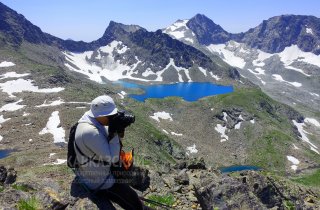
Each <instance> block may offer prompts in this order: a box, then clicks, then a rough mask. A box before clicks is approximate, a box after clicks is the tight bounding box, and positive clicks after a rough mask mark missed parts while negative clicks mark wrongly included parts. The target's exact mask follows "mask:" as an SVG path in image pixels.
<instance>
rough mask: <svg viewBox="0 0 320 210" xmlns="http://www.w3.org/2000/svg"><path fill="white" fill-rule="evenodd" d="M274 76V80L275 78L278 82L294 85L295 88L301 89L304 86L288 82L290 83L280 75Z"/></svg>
mask: <svg viewBox="0 0 320 210" xmlns="http://www.w3.org/2000/svg"><path fill="white" fill-rule="evenodd" d="M272 76H273V78H274V79H275V80H277V81H280V82H285V83H287V84H290V85H293V86H295V87H301V86H302V84H301V83H299V82H288V81H286V80H284V79H283V78H282V76H281V75H279V74H272Z"/></svg>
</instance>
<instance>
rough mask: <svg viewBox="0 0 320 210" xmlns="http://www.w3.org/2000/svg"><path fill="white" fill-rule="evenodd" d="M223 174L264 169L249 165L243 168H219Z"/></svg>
mask: <svg viewBox="0 0 320 210" xmlns="http://www.w3.org/2000/svg"><path fill="white" fill-rule="evenodd" d="M219 170H220V171H221V173H231V172H236V171H259V170H262V168H260V167H258V166H249V165H242V166H229V167H221V168H219Z"/></svg>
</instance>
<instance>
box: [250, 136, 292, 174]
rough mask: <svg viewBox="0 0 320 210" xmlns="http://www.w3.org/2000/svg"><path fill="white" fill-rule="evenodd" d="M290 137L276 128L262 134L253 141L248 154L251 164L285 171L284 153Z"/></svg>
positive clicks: (279, 171) (290, 139)
mask: <svg viewBox="0 0 320 210" xmlns="http://www.w3.org/2000/svg"><path fill="white" fill-rule="evenodd" d="M290 141H292V138H291V137H290V136H288V135H286V134H284V133H282V132H280V131H278V130H273V131H270V132H268V133H266V134H264V135H263V136H262V137H261V138H259V139H258V140H257V141H256V142H254V143H253V145H252V148H251V151H250V153H249V155H251V157H250V160H251V161H252V164H253V165H256V166H259V167H262V168H264V169H265V170H268V171H277V172H278V173H280V174H284V173H285V163H286V159H285V155H284V154H285V153H286V151H287V148H288V146H287V145H288V143H289V142H290Z"/></svg>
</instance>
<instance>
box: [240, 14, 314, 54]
mask: <svg viewBox="0 0 320 210" xmlns="http://www.w3.org/2000/svg"><path fill="white" fill-rule="evenodd" d="M238 41H241V42H244V43H246V44H248V45H249V46H251V47H253V48H258V49H261V50H262V51H265V52H270V53H276V52H281V51H283V50H284V48H285V47H288V46H291V45H294V44H295V45H298V47H299V48H300V49H301V50H303V51H306V52H313V53H315V54H319V53H320V48H319V47H318V45H319V43H320V19H319V18H316V17H314V16H302V15H282V16H276V17H272V18H270V19H268V20H264V21H263V22H262V23H261V24H260V25H259V26H257V27H255V28H252V29H250V30H249V31H247V32H246V33H245V35H244V37H243V38H242V39H241V40H238Z"/></svg>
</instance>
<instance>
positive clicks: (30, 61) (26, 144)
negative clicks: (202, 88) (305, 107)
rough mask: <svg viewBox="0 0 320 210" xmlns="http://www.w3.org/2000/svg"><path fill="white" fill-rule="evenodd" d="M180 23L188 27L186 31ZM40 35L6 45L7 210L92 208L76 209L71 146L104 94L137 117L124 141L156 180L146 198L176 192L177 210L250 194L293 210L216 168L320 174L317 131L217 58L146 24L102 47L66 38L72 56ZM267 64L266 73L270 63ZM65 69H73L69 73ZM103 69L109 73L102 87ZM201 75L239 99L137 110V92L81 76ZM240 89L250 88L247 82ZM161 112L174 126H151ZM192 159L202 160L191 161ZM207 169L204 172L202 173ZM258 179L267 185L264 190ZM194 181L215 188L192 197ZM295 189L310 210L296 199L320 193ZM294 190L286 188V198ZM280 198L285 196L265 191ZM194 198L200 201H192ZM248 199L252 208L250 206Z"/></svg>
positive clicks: (121, 31) (151, 104)
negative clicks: (25, 205) (73, 130)
mask: <svg viewBox="0 0 320 210" xmlns="http://www.w3.org/2000/svg"><path fill="white" fill-rule="evenodd" d="M12 14H13V13H12ZM182 23H183V24H181V25H184V26H183V27H186V24H187V23H185V22H182ZM10 27H11V26H10ZM19 27H21V28H23V27H24V26H22V25H20V26H19ZM30 27H33V26H32V25H30ZM184 29H187V28H184ZM38 32H39V31H38ZM189 32H190V31H189ZM1 33H5V32H4V31H2V32H1ZM22 34H23V33H22ZM39 34H40V35H39V37H40V39H35V40H40V41H39V42H31V41H27V40H26V39H25V38H24V37H23V36H22V35H21V34H17V36H20V35H21V37H22V38H21V39H22V42H21V43H20V44H19V45H16V44H14V45H12V44H13V43H12V42H11V41H12V40H10V39H6V37H3V38H4V39H2V41H3V42H6V45H4V46H2V45H1V46H0V66H1V67H0V68H1V74H0V90H1V91H0V98H1V100H0V106H1V107H0V124H1V129H0V131H1V135H0V148H1V149H14V150H13V151H11V153H10V155H9V156H8V157H5V158H3V159H0V163H1V164H4V165H10V166H14V168H15V169H16V170H17V173H18V175H19V176H18V183H16V185H11V186H5V189H2V187H1V188H0V194H1V196H0V197H1V199H0V202H1V203H2V202H3V203H5V205H4V206H7V205H9V207H16V203H18V202H23V201H25V200H27V199H30V198H33V197H32V196H36V199H39V200H41V202H45V204H47V205H46V207H47V206H48V208H50V207H49V206H50V205H51V206H52V205H59V206H60V205H62V206H65V205H68V208H81V207H82V208H88V206H90V207H92V208H94V207H95V205H94V204H92V203H90V204H89V205H88V206H87V205H86V204H88V203H89V199H87V197H86V196H83V195H82V196H79V194H77V195H72V196H74V197H80V198H77V199H75V198H74V197H71V196H70V193H71V192H74V190H75V189H73V188H72V187H73V185H72V180H73V178H74V174H73V173H72V171H71V170H69V169H68V168H67V166H66V165H65V161H66V147H65V144H66V141H67V140H66V139H67V138H68V130H69V128H70V127H71V126H72V125H73V124H74V123H75V122H76V121H77V120H78V119H79V118H80V117H81V115H82V114H83V113H84V112H85V111H86V110H88V109H89V107H90V104H89V103H90V101H91V100H92V99H93V98H95V97H96V96H98V95H102V94H108V95H110V96H112V97H113V98H114V99H115V102H116V104H117V107H118V108H119V109H124V110H127V111H129V112H131V113H133V114H135V115H136V117H137V118H136V119H137V120H136V122H135V123H134V124H133V125H132V126H130V127H129V128H128V129H126V136H125V138H124V139H123V143H124V149H125V150H129V149H131V148H132V147H134V148H135V165H137V166H140V167H143V168H144V169H145V170H149V172H150V173H149V175H148V173H143V174H142V175H143V176H144V177H142V178H143V179H146V180H148V179H149V177H150V180H149V181H150V183H149V184H147V185H146V187H149V188H147V190H146V191H144V192H143V193H144V194H147V193H151V194H152V195H153V196H155V195H156V196H163V195H166V196H167V195H170V192H172V194H173V195H174V196H175V199H176V201H177V203H178V200H179V201H180V202H179V203H178V204H177V205H179V207H181V208H182V207H185V208H186V209H190V208H197V203H199V202H200V204H201V206H202V207H203V208H205V207H206V206H210V205H213V204H214V205H217V206H221V207H223V206H228V205H231V206H234V205H236V203H237V201H238V200H236V201H235V202H234V200H233V198H237V196H241V197H242V198H247V195H248V194H249V195H253V196H256V194H257V196H256V198H255V200H254V204H255V205H256V204H257V205H258V206H259V207H260V206H261V207H265V206H266V205H270V207H274V206H279V207H282V206H286V205H285V204H286V202H287V201H290V202H291V200H295V198H290V199H286V198H283V197H281V199H276V201H274V200H273V198H276V197H278V196H281V194H282V188H283V187H281V190H280V191H279V188H278V187H277V186H273V185H271V184H270V183H269V182H268V184H266V185H264V184H263V185H259V186H258V187H257V185H256V184H255V185H253V186H252V187H254V186H255V187H254V189H252V187H251V177H252V179H253V181H252V183H257V181H259V180H260V176H258V177H257V175H255V174H253V175H252V176H250V175H248V177H250V180H249V183H250V185H247V184H246V183H245V182H246V180H247V178H246V177H247V176H246V177H236V178H226V176H227V177H229V175H223V176H220V175H219V172H218V171H217V168H218V167H220V166H229V165H240V164H252V165H256V166H261V167H263V168H264V169H265V170H266V171H271V173H276V174H280V175H287V174H290V175H294V174H299V173H304V172H309V171H311V172H313V169H314V168H318V167H319V164H320V162H319V161H320V160H319V155H318V153H319V148H320V146H319V144H320V143H319V138H318V137H319V136H320V133H319V132H318V131H317V126H318V124H319V123H318V121H316V120H315V119H310V118H306V119H304V118H303V116H302V115H301V114H300V113H298V112H297V111H295V110H294V109H293V108H291V107H288V106H286V105H283V104H281V103H278V102H277V101H275V100H273V99H271V98H270V97H268V96H267V95H266V94H265V93H263V92H262V91H261V90H260V89H259V88H257V87H256V86H253V85H251V86H250V87H247V86H246V88H244V86H240V85H239V86H238V85H237V83H238V78H239V74H237V72H238V71H236V70H235V68H234V67H230V66H228V65H227V64H225V63H224V62H223V61H221V59H219V60H220V62H213V61H212V60H213V58H215V56H213V55H211V56H208V55H209V53H210V51H208V50H206V51H203V52H200V51H199V50H197V49H195V48H193V47H191V46H189V45H186V44H183V43H182V42H180V41H177V40H174V39H172V38H170V37H169V36H168V35H166V34H163V33H161V32H160V31H156V32H148V31H146V30H145V29H143V28H141V27H139V26H134V25H131V26H126V25H123V24H119V23H115V22H111V23H110V25H109V27H108V28H107V29H106V32H105V33H104V35H103V36H102V38H100V39H98V40H96V41H93V42H91V43H81V42H74V41H72V40H68V43H69V44H70V46H72V47H66V46H67V45H64V44H65V41H61V43H60V44H57V43H55V42H50V41H52V40H50V41H49V43H45V41H43V40H42V38H41V36H42V35H43V34H41V31H40V32H39ZM191 35H192V33H191ZM36 37H38V36H36ZM54 40H55V39H54ZM186 41H187V40H186ZM59 42H60V41H59ZM233 43H235V42H233ZM235 45H237V43H235ZM240 46H241V45H240ZM201 47H202V48H205V47H206V46H201ZM236 47H237V46H234V48H235V49H237V48H236ZM239 51H240V49H239ZM241 51H242V50H241ZM223 53H225V52H223ZM226 55H227V54H226ZM224 58H225V57H224ZM217 60H218V59H217ZM260 60H261V62H257V63H258V64H259V65H261V64H262V62H266V61H265V60H264V59H260ZM64 65H67V66H68V68H70V69H72V70H73V71H69V70H67V69H65V67H64ZM266 65H267V64H266ZM200 67H201V68H200ZM148 68H149V70H148ZM205 68H207V69H206V71H203V69H205ZM101 71H105V72H106V75H105V77H103V76H104V74H105V73H101ZM130 71H132V72H130ZM77 72H78V73H77ZM172 72H173V73H172ZM169 73H172V74H173V75H172V74H169ZM197 73H200V75H202V76H203V77H204V76H205V75H209V76H210V77H211V78H210V80H211V79H212V81H219V82H220V81H224V82H228V81H230V84H235V90H234V92H233V93H231V94H225V95H220V96H212V97H206V98H203V99H201V100H199V101H196V102H192V103H190V102H186V101H183V100H182V99H181V98H176V97H171V98H165V99H148V100H146V102H144V103H141V102H138V101H136V100H133V99H132V98H130V97H128V96H127V95H126V94H125V93H128V94H130V93H135V92H137V91H139V90H135V89H124V88H123V87H120V86H117V85H113V84H111V83H102V84H99V83H96V82H92V81H90V80H87V79H86V78H83V74H86V75H88V76H89V77H92V78H91V79H92V80H94V81H101V82H103V81H105V80H112V79H114V80H115V79H116V78H124V77H127V78H129V79H130V77H134V78H133V79H135V80H137V79H140V80H145V81H148V83H150V81H158V80H159V82H161V81H162V82H165V81H167V82H168V81H174V82H176V81H180V79H181V81H190V80H196V79H199V80H200V79H201V76H200V75H199V74H198V75H193V74H197ZM219 73H221V74H219ZM167 74H169V75H167ZM179 75H180V76H179ZM101 76H102V78H101ZM129 76H130V77H129ZM110 77H111V78H110ZM189 77H190V78H189ZM172 78H174V79H172ZM220 78H221V79H220ZM160 79H162V80H161V81H160ZM170 79H171V80H170ZM202 79H203V78H202ZM205 79H206V78H204V79H203V80H205ZM219 79H220V80H219ZM234 79H236V80H234ZM208 80H209V79H208ZM240 81H241V82H245V81H246V80H245V79H243V78H241V80H240ZM240 81H239V83H240ZM294 84H295V83H294ZM248 86H249V85H248ZM159 113H162V114H166V115H167V116H170V117H171V119H172V120H169V119H170V118H169V119H168V118H164V119H163V118H157V119H158V120H156V119H155V116H159ZM55 131H56V132H55ZM310 133H313V134H314V135H310ZM0 151H1V150H0ZM193 157H203V159H200V161H194V159H193ZM204 161H205V162H207V163H208V164H207V165H205V164H204ZM186 162H187V163H186ZM176 163H178V164H176ZM205 167H208V169H205V170H204V168H205ZM11 171H12V170H11ZM265 173H266V172H265V171H263V172H261V174H265ZM215 174H218V175H217V176H216V175H215ZM231 176H232V175H231ZM240 176H242V175H240ZM263 177H264V175H262V179H261V180H262V182H263V183H266V182H265V180H264V178H263ZM267 177H269V175H267ZM194 178H197V179H198V180H197V181H199V180H203V181H204V182H203V183H201V185H203V186H207V185H208V184H209V183H211V182H212V181H213V183H212V184H210V186H208V187H206V188H202V187H203V186H199V188H198V187H197V188H196V189H193V190H190V189H192V188H194V187H193V184H194V183H195V182H194V181H195V179H194ZM215 180H217V182H218V183H221V181H222V182H223V185H221V184H218V187H219V188H218V189H219V190H220V189H221V191H222V193H221V194H220V192H219V195H217V196H216V193H215V192H216V188H212V186H216V185H215V184H216V183H215ZM220 180H221V181H220ZM302 180H303V179H302ZM34 183H37V184H38V185H36V184H34ZM186 183H187V184H186ZM258 183H260V182H258ZM1 184H2V183H1ZM234 184H236V187H234V186H235V185H234ZM181 185H183V186H181ZM21 186H22V187H21ZM163 186H165V187H163ZM238 186H239V187H238ZM281 186H282V185H281ZM33 187H34V188H33ZM291 187H292V188H291ZM298 187H299V188H298ZM298 187H297V188H298V189H300V191H299V193H294V195H299V202H298V204H299V206H300V205H301V206H304V205H305V204H304V203H305V202H304V198H305V197H302V196H301V195H300V194H304V192H306V191H307V189H308V196H309V195H310V196H312V195H316V193H314V192H313V191H312V192H311V191H310V190H311V188H310V189H309V188H307V189H306V190H305V188H304V187H300V186H298ZM225 188H227V189H230V191H229V190H224V189H225ZM235 188H236V189H235ZM295 188H296V186H295V185H293V184H291V183H290V187H289V190H288V191H291V189H292V190H294V189H295ZM21 189H23V190H26V191H28V192H23V190H21ZM212 189H213V193H211V192H212ZM234 189H235V190H234ZM243 189H245V190H243ZM277 189H278V191H277V192H278V193H276V194H275V193H270V192H274V191H273V190H277ZM286 189H287V188H286ZM301 189H303V191H302V192H301ZM2 190H4V191H3V192H1V191H2ZM203 190H204V191H203ZM79 191H80V190H79ZM191 191H192V192H191ZM194 191H196V192H197V193H198V194H197V195H196V197H195V195H194V193H195V192H194ZM231 191H232V192H231ZM288 191H287V190H284V192H285V193H287V192H288ZM252 192H254V193H256V194H252ZM260 192H261V193H260ZM279 192H280V193H279ZM315 192H318V190H317V191H315ZM60 193H61V194H60ZM270 194H271V195H275V196H270ZM2 195H3V196H2ZM230 195H231V196H230ZM233 195H235V196H233ZM265 195H267V198H270V200H268V202H265V200H262V201H261V200H258V199H264V198H265V197H264V196H265ZM268 195H269V196H268ZM231 197H233V198H231ZM60 198H61V199H60ZM63 198H66V200H64V199H63ZM216 198H219V199H221V198H223V199H224V201H223V202H220V200H218V201H217V199H216ZM225 198H226V199H225ZM271 198H272V199H271ZM69 199H70V200H69ZM312 199H317V200H315V201H314V202H313V203H316V204H315V205H317V204H318V198H312ZM8 200H9V201H10V202H9V204H8V202H7V201H8ZM212 200H213V201H212ZM244 200H245V203H246V204H250V206H251V204H252V201H251V199H250V200H248V199H244ZM309 201H310V200H309ZM311 201H312V200H311ZM247 202H248V203H247ZM193 204H194V205H195V206H193V207H192V205H193ZM308 204H309V202H308ZM306 205H307V204H306ZM265 208H267V207H265Z"/></svg>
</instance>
